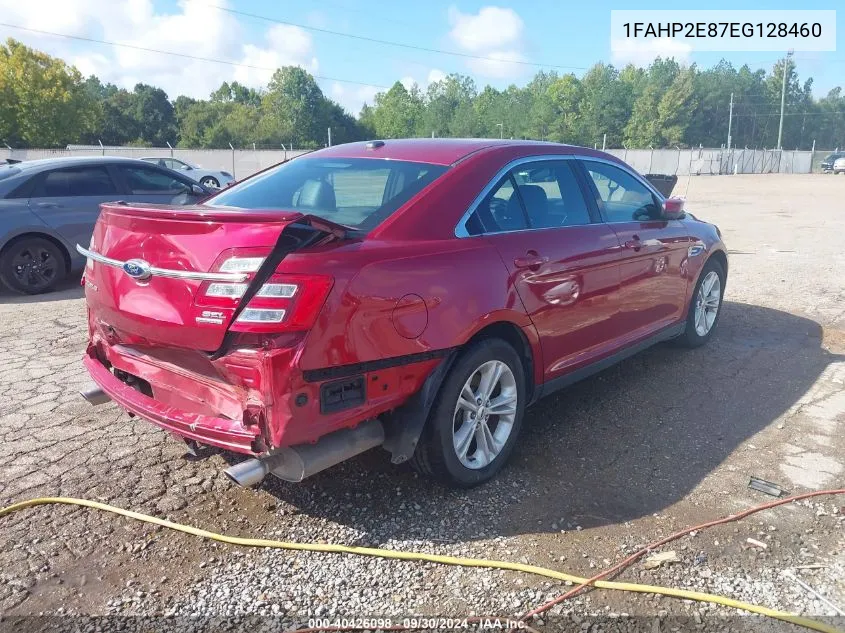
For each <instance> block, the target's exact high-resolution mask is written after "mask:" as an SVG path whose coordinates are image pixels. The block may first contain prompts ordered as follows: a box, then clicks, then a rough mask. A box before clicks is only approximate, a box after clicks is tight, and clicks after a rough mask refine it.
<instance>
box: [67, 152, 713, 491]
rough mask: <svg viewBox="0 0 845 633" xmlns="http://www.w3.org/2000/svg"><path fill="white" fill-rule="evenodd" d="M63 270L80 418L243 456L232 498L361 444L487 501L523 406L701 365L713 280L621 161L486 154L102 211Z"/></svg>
mask: <svg viewBox="0 0 845 633" xmlns="http://www.w3.org/2000/svg"><path fill="white" fill-rule="evenodd" d="M77 248H79V250H80V252H82V254H83V255H85V256H86V257H87V258H88V262H89V266H88V267H87V268H86V271H85V286H86V289H85V294H86V299H87V304H88V326H89V333H90V339H89V342H88V346H87V350H86V353H85V356H84V363H85V366H86V368H87V369H88V371H89V373H90V375H91V377H92V378H93V380H94V382H95V383H96V384H95V385H93V386H92V387H91V389H88V390H86V392H85V394H84V395H85V396H86V398H87V399H88V400H89V401H90V402H92V403H95V404H100V403H102V402H104V401H107V400H108V399H112V400H114V401H115V402H117V403H118V404H119V405H121V406H122V407H123V408H124V409H126V410H127V411H129V412H130V413H133V414H135V415H138V416H140V417H142V418H145V419H147V420H149V421H151V422H153V423H154V424H157V425H159V426H160V427H163V428H165V429H167V430H168V431H170V432H171V433H173V434H174V435H177V436H181V437H183V438H184V439H185V440H187V441H188V442H189V444H190V445H191V446H192V447H195V446H196V444H200V445H203V444H207V445H211V446H216V447H220V448H223V449H226V450H230V451H234V452H238V453H243V454H246V455H248V456H251V457H252V458H253V459H250V460H247V461H244V462H241V463H239V464H237V465H236V466H233V467H231V468H229V469H228V470H227V474H228V475H229V476H230V477H231V478H232V479H233V480H234V481H236V482H238V483H242V484H255V483H257V482H259V481H261V479H262V478H263V477H264V476H265V475H267V474H268V473H272V474H274V475H276V476H278V477H281V478H283V479H287V480H290V481H299V480H301V479H302V478H304V477H308V476H310V475H312V474H314V473H315V472H318V471H319V470H322V469H324V468H327V467H329V466H332V465H333V464H336V463H338V462H340V461H342V460H344V459H346V458H349V457H351V456H353V455H356V454H358V453H361V452H363V451H365V450H367V449H369V448H373V447H376V446H383V447H384V448H385V449H386V450H388V451H389V452H390V453H391V455H392V461H394V462H395V463H400V462H403V461H407V460H409V459H410V460H411V463H412V464H413V465H414V466H415V467H416V468H417V469H418V470H419V471H420V472H422V473H424V474H426V475H429V476H431V477H434V478H436V479H438V480H440V481H443V482H445V483H447V484H450V485H455V486H472V485H475V484H478V483H481V482H483V481H485V480H487V479H489V478H490V477H492V476H493V475H494V474H495V473H496V472H498V471H499V470H500V469H501V468H502V466H503V465H504V464H505V462H506V461H507V460H508V457H509V456H510V454H511V453H512V451H513V448H514V444H515V442H516V440H517V436H518V435H519V433H520V430H521V426H522V421H523V413H524V411H525V408H526V406H528V404H529V403H532V402H535V401H536V400H537V399H539V398H540V397H542V396H545V395H546V394H548V393H551V392H553V391H555V390H556V389H559V388H561V387H564V386H566V385H568V384H571V383H572V382H575V381H576V380H579V379H580V378H583V377H584V376H587V375H589V374H591V373H594V372H596V371H599V370H601V369H603V368H605V367H608V366H609V365H611V364H612V363H614V362H616V361H619V360H621V359H623V358H626V357H628V356H630V355H632V354H634V353H636V352H638V351H640V350H643V349H645V348H646V347H648V346H650V345H653V344H655V343H657V342H660V341H666V340H669V339H676V340H678V341H680V342H682V343H683V344H685V345H687V346H691V347H695V346H698V345H702V344H704V343H706V342H707V341H708V340H709V339H710V337H711V336H712V335H713V332H714V331H715V328H716V326H717V323H718V319H719V314H720V308H721V306H722V296H723V293H724V289H725V283H726V281H727V274H728V259H727V255H726V249H725V246H724V244H723V243H722V239H721V234H720V232H719V229H718V228H717V227H715V226H714V225H712V224H708V223H706V222H703V221H701V220H698V219H696V218H694V217H693V216H691V215H689V214H686V213H685V212H684V210H683V200H681V199H679V198H664V197H663V196H662V195H661V194H660V192H659V191H657V189H655V188H654V187H653V186H652V185H651V184H649V182H648V181H647V180H646V179H644V178H643V177H642V176H640V175H639V174H637V173H636V172H635V171H634V170H633V169H631V168H630V167H629V166H628V165H626V164H625V163H624V162H622V161H621V160H619V159H617V158H615V157H613V156H611V155H609V154H605V153H604V152H600V151H595V150H592V149H585V148H581V147H572V146H567V145H559V144H555V143H540V142H530V141H508V140H485V139H470V140H467V139H414V140H388V141H373V142H370V143H350V144H347V145H337V146H334V147H330V148H327V149H322V150H319V151H317V152H314V153H312V154H309V155H307V156H303V157H300V158H297V159H296V160H293V161H289V162H287V163H284V164H282V165H279V166H276V167H274V168H271V169H269V170H266V171H264V172H261V173H259V174H257V175H255V176H252V177H251V178H247V179H245V180H244V181H243V182H241V183H238V184H237V185H235V186H233V187H231V188H229V189H226V190H224V191H222V192H220V193H218V194H216V195H215V196H214V197H212V198H210V199H209V200H207V201H205V202H204V203H202V204H200V205H197V206H194V207H190V208H185V209H179V208H178V207H172V206H155V207H153V206H149V205H117V204H110V205H104V206H103V212H102V214H101V215H100V219H99V220H98V222H97V227H96V229H95V231H94V237H93V239H92V241H91V245H90V246H88V245H87V243H86V242H79V246H78V247H77ZM701 358H702V357H700V356H695V357H690V358H689V360H688V362H696V363H698V362H702V361H701ZM620 441H624V439H623V440H620Z"/></svg>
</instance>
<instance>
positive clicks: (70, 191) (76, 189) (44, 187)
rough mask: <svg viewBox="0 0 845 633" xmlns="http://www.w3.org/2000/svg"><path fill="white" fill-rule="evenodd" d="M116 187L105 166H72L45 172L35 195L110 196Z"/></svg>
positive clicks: (59, 196) (47, 196)
mask: <svg viewBox="0 0 845 633" xmlns="http://www.w3.org/2000/svg"><path fill="white" fill-rule="evenodd" d="M112 194H117V187H116V186H115V184H114V182H113V181H112V179H111V176H109V172H108V170H106V168H105V167H74V168H69V169H56V170H54V171H50V172H47V173H46V174H45V175H44V177H43V179H42V180H41V185H40V186H39V187H38V190H37V191H36V194H35V195H36V197H44V198H67V197H78V196H110V195H112Z"/></svg>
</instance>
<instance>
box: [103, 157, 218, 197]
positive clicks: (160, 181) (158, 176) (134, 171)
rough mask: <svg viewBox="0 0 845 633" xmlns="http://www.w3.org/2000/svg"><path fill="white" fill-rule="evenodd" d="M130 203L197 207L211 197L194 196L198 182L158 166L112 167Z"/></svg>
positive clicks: (124, 165) (122, 164)
mask: <svg viewBox="0 0 845 633" xmlns="http://www.w3.org/2000/svg"><path fill="white" fill-rule="evenodd" d="M112 169H113V170H114V171H115V172H116V177H117V179H118V180H119V181H120V182H121V184H122V186H123V188H124V190H125V192H126V194H125V196H123V197H124V199H125V200H127V201H128V202H151V203H155V204H193V203H195V202H197V201H198V200H200V199H202V198H204V197H206V195H207V194H204V193H203V194H197V193H194V191H193V187H194V185H196V183H195V182H194V181H192V180H191V179H190V178H187V177H185V176H181V175H179V174H176V173H173V172H172V171H170V170H167V169H160V168H158V167H156V166H154V165H138V164H135V163H132V164H125V163H117V164H115V165H113V166H112Z"/></svg>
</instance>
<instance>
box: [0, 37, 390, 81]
mask: <svg viewBox="0 0 845 633" xmlns="http://www.w3.org/2000/svg"><path fill="white" fill-rule="evenodd" d="M0 26H3V27H6V28H10V29H18V30H20V31H29V32H30V33H39V34H41V35H55V36H57V37H64V38H67V39H69V40H78V41H80V42H92V43H94V44H106V45H108V46H118V47H121V48H131V49H133V50H136V51H144V52H147V53H159V54H161V55H172V56H173V57H183V58H185V59H194V60H197V61H201V62H211V63H214V64H225V65H227V66H237V67H238V68H251V69H253V70H269V71H275V70H277V68H271V67H270V66H255V65H253V64H243V63H241V62H233V61H230V60H227V59H215V58H213V57H200V56H199V55H189V54H188V53H176V52H174V51H163V50H160V49H158V48H147V47H146V46H136V45H135V44H125V43H123V42H110V41H108V40H98V39H95V38H92V37H82V36H81V35H68V34H67V33H55V32H53V31H42V30H40V29H31V28H28V27H25V26H20V25H18V24H7V23H6V22H0ZM312 76H313V77H314V78H315V79H322V80H325V81H337V82H338V83H346V84H355V85H358V86H368V87H371V88H383V89H385V90H389V89H390V86H381V85H379V84H371V83H368V82H366V81H353V80H351V79H339V78H337V77H327V76H325V75H312Z"/></svg>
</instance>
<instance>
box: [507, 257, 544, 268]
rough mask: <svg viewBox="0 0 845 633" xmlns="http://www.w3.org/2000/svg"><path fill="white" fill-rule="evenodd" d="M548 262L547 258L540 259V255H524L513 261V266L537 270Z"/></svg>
mask: <svg viewBox="0 0 845 633" xmlns="http://www.w3.org/2000/svg"><path fill="white" fill-rule="evenodd" d="M548 261H549V258H548V257H541V256H540V255H524V256H522V257H517V258H516V259H514V260H513V265H514V266H516V267H517V268H539V267H540V266H542V265H543V264H545V263H547V262H548Z"/></svg>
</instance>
